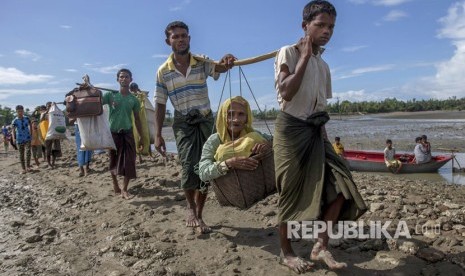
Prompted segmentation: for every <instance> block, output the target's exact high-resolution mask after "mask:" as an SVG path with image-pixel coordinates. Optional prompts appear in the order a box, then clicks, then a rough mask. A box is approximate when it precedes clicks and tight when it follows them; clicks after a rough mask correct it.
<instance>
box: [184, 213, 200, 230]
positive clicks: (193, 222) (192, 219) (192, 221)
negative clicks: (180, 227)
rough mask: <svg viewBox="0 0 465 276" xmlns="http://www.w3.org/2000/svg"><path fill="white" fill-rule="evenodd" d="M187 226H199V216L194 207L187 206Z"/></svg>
mask: <svg viewBox="0 0 465 276" xmlns="http://www.w3.org/2000/svg"><path fill="white" fill-rule="evenodd" d="M186 226H187V227H196V226H198V222H197V217H196V216H195V212H194V209H190V208H187V210H186Z"/></svg>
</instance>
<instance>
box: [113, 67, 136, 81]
mask: <svg viewBox="0 0 465 276" xmlns="http://www.w3.org/2000/svg"><path fill="white" fill-rule="evenodd" d="M122 72H125V73H128V75H129V77H131V79H132V73H131V71H129V69H126V68H122V69H119V70H118V73H116V80H118V78H119V74H121V73H122Z"/></svg>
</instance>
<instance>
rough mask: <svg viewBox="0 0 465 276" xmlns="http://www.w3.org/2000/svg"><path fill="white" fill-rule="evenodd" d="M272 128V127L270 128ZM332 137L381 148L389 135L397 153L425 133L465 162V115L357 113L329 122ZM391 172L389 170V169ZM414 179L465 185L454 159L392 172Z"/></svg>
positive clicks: (171, 148) (168, 136) (168, 134)
mask: <svg viewBox="0 0 465 276" xmlns="http://www.w3.org/2000/svg"><path fill="white" fill-rule="evenodd" d="M254 128H255V129H257V130H259V131H261V132H264V133H273V132H274V124H273V121H267V122H266V123H265V122H263V121H260V122H254ZM268 129H269V130H268ZM326 131H327V133H328V137H329V139H331V140H332V139H333V138H334V137H335V136H339V137H341V142H342V143H343V144H344V146H345V148H346V149H358V150H379V151H382V150H383V149H384V147H385V141H386V139H392V140H393V142H394V147H396V150H397V152H398V153H401V152H410V153H411V152H413V148H414V146H415V142H414V141H415V137H417V136H421V135H423V134H426V135H427V136H428V140H429V141H430V143H431V145H432V148H433V151H434V154H435V155H436V154H450V152H449V151H447V149H451V148H457V149H458V150H459V153H456V160H457V161H458V162H457V161H455V162H454V166H455V167H458V164H460V165H462V166H465V153H463V152H464V151H465V145H463V142H462V141H464V140H465V120H464V119H440V120H438V119H389V118H383V117H377V116H355V117H345V118H342V119H339V118H336V119H332V120H330V121H329V122H328V123H327V124H326ZM163 136H164V137H165V141H166V147H167V151H168V152H173V153H175V152H176V145H175V142H174V135H173V132H172V129H171V128H170V127H166V128H163ZM377 174H379V173H377ZM386 174H388V173H386ZM392 177H402V178H411V179H425V180H431V181H447V182H448V183H451V184H459V185H465V173H452V162H449V163H447V164H446V165H445V166H443V167H442V168H441V169H440V170H439V171H438V173H429V174H410V175H407V174H402V175H392Z"/></svg>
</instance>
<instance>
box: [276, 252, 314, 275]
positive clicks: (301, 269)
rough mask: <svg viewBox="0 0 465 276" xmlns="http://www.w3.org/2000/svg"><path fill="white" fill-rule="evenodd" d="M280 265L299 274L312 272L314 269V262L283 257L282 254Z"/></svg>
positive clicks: (294, 257) (293, 257)
mask: <svg viewBox="0 0 465 276" xmlns="http://www.w3.org/2000/svg"><path fill="white" fill-rule="evenodd" d="M279 263H280V264H282V265H284V266H287V267H288V268H289V269H291V270H293V271H294V272H295V273H297V274H300V273H305V272H307V271H310V270H311V269H312V267H313V263H312V262H307V261H305V260H304V259H302V258H300V257H296V256H283V255H282V254H281V257H280V260H279Z"/></svg>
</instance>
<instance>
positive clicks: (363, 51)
mask: <svg viewBox="0 0 465 276" xmlns="http://www.w3.org/2000/svg"><path fill="white" fill-rule="evenodd" d="M307 3H308V1H302V0H291V1H283V0H261V1H259V0H234V1H230V0H229V1H226V0H133V1H127V0H126V1H121V0H99V1H95V0H93V1H91V0H80V1H72V0H40V1H37V0H3V1H2V8H1V9H0V37H1V43H0V105H1V106H9V107H12V108H14V107H15V106H16V105H18V104H22V105H24V106H25V107H28V108H30V109H32V108H34V107H35V106H37V105H41V104H45V102H47V101H56V102H62V101H63V99H64V95H65V94H66V93H67V92H69V91H71V90H72V89H73V88H74V87H76V84H75V83H76V82H81V81H82V76H83V75H84V74H88V75H89V76H90V81H91V83H92V84H93V85H94V86H97V87H104V88H110V89H117V88H118V83H117V82H116V72H117V71H118V70H119V69H120V68H128V69H130V70H131V71H132V73H133V80H134V82H136V83H137V84H138V85H139V87H140V88H141V89H142V90H146V91H149V92H150V94H149V97H150V99H151V100H152V102H153V95H154V94H153V92H154V89H155V75H156V71H157V68H158V67H159V66H160V65H161V64H162V63H163V62H164V61H165V60H166V58H167V57H168V55H169V54H170V53H171V48H170V47H169V46H168V45H167V44H166V43H165V34H164V29H165V27H166V25H167V24H168V23H169V22H171V21H175V20H181V21H184V22H185V23H186V24H188V25H189V28H190V36H191V51H192V53H195V54H205V55H207V56H209V57H210V58H212V59H215V60H218V59H220V58H221V57H222V56H223V55H224V54H226V53H231V54H233V55H235V56H236V57H237V58H239V59H243V58H248V57H253V56H257V55H261V54H264V53H268V52H271V51H275V50H277V49H279V48H281V47H282V46H285V45H290V44H294V43H296V42H297V41H298V40H299V38H300V37H302V36H303V30H302V28H301V22H302V9H303V7H304V6H305V5H306V4H307ZM332 3H333V4H334V6H335V7H336V10H337V19H336V26H335V30H334V34H333V37H332V39H331V41H330V42H329V43H328V44H327V45H326V51H325V52H324V54H323V58H324V59H325V61H326V62H327V63H328V65H329V67H330V68H331V76H332V88H333V99H332V100H330V102H334V101H336V99H339V100H340V101H342V100H349V101H380V100H383V99H385V98H394V97H395V98H397V99H400V100H412V99H414V98H415V99H417V100H418V99H430V98H436V99H446V98H449V97H453V96H456V97H458V98H462V97H465V85H464V83H463V82H464V80H465V1H464V0H461V1H454V0H333V1H332ZM242 70H243V72H244V75H245V77H246V79H247V82H248V83H249V85H250V88H251V89H249V88H248V86H247V85H246V83H245V80H244V78H243V77H240V74H239V69H238V68H237V67H236V68H233V69H232V70H231V71H230V78H228V79H226V78H225V77H226V74H222V76H221V77H220V79H219V80H218V81H214V80H213V79H211V78H210V79H209V80H208V85H209V95H210V99H211V104H212V108H213V109H214V110H215V109H217V107H218V103H219V101H220V95H221V94H222V92H223V93H224V95H223V98H222V100H224V99H225V98H226V97H229V95H230V94H231V95H239V94H240V93H242V95H243V96H244V97H246V98H247V99H249V100H250V101H251V107H252V109H258V108H257V107H260V109H264V108H267V109H269V108H273V107H277V106H278V105H277V100H276V91H275V88H274V68H273V59H269V60H266V61H263V62H260V63H255V64H251V65H246V66H243V67H242ZM225 84H226V85H225ZM223 87H224V89H223ZM250 90H251V91H250ZM252 95H253V96H252ZM254 97H255V99H256V100H257V103H256V102H255V100H254ZM168 108H169V109H171V108H172V107H171V105H170V104H168Z"/></svg>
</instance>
